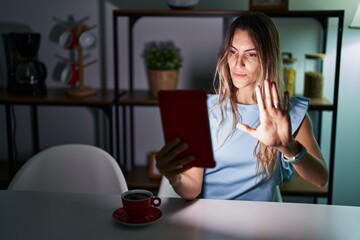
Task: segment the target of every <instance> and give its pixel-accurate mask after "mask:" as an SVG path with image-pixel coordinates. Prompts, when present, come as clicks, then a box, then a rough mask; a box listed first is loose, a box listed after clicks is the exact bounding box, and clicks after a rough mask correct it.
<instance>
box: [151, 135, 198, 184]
mask: <svg viewBox="0 0 360 240" xmlns="http://www.w3.org/2000/svg"><path fill="white" fill-rule="evenodd" d="M187 148H188V145H187V144H186V143H183V142H181V141H180V139H179V138H176V139H174V140H172V141H170V142H168V143H167V144H165V145H164V146H163V147H162V148H161V149H160V151H158V152H157V154H156V155H155V159H156V167H157V168H158V169H159V172H160V173H161V174H162V175H164V176H165V177H167V178H168V179H169V181H170V182H173V181H175V180H176V179H177V177H178V176H179V175H180V174H181V173H183V172H185V171H186V170H188V169H190V168H191V167H189V166H187V165H186V164H187V163H190V162H191V161H193V160H194V157H193V156H186V157H184V158H180V159H176V160H175V158H176V157H177V156H178V155H179V154H180V153H182V152H183V151H185V150H186V149H187Z"/></svg>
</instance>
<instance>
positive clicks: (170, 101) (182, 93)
mask: <svg viewBox="0 0 360 240" xmlns="http://www.w3.org/2000/svg"><path fill="white" fill-rule="evenodd" d="M158 100H159V106H160V113H161V121H162V127H163V132H164V139H165V142H170V141H171V140H173V139H175V138H177V137H178V138H180V140H181V141H182V142H184V143H186V144H188V146H189V147H188V149H187V150H185V151H184V152H182V153H181V154H180V155H179V156H178V157H177V158H182V157H185V156H190V155H192V156H194V157H195V160H194V161H193V162H191V163H189V165H191V166H194V167H203V168H213V167H215V160H214V156H213V149H212V143H211V134H210V125H209V116H208V108H207V103H206V101H207V92H206V91H203V90H170V91H160V92H159V94H158Z"/></svg>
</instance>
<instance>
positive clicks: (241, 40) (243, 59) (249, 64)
mask: <svg viewBox="0 0 360 240" xmlns="http://www.w3.org/2000/svg"><path fill="white" fill-rule="evenodd" d="M228 64H229V69H230V75H231V78H232V83H233V84H234V86H235V87H236V88H237V89H238V91H242V90H249V91H250V92H249V93H251V94H252V93H253V91H254V89H255V86H256V85H257V82H258V78H259V73H260V61H259V56H258V52H257V51H256V49H255V46H254V44H253V42H252V40H251V38H250V36H249V33H248V31H245V30H240V29H237V30H236V31H235V34H234V38H233V41H232V44H231V48H230V52H229V55H228Z"/></svg>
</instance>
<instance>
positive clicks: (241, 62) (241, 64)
mask: <svg viewBox="0 0 360 240" xmlns="http://www.w3.org/2000/svg"><path fill="white" fill-rule="evenodd" d="M244 66H245V61H244V56H243V55H242V54H239V56H238V57H237V58H236V62H235V67H244Z"/></svg>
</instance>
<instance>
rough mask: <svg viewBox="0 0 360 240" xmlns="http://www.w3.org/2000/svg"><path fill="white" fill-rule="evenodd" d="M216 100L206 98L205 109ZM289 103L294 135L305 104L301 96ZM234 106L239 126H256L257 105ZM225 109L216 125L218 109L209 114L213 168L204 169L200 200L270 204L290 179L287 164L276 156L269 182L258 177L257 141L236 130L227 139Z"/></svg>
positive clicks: (229, 124) (228, 111)
mask: <svg viewBox="0 0 360 240" xmlns="http://www.w3.org/2000/svg"><path fill="white" fill-rule="evenodd" d="M217 101H218V96H217V95H209V96H208V102H207V104H208V108H209V110H210V108H211V107H213V106H214V105H215V104H216V103H217ZM290 101H291V109H290V118H291V126H292V133H294V132H295V131H296V130H297V129H298V128H299V126H300V124H301V122H302V121H303V119H304V116H305V113H306V111H307V109H308V105H309V101H308V99H307V98H303V97H292V98H291V100H290ZM237 107H238V111H239V113H240V116H241V121H242V122H243V123H246V124H247V125H249V126H251V127H254V128H255V127H256V126H258V124H259V109H258V105H257V104H252V105H243V104H238V105H237ZM225 110H226V111H225V114H226V115H225V117H224V120H223V123H222V124H221V125H220V126H219V122H220V120H221V112H220V108H218V107H217V108H215V109H213V110H212V111H210V112H209V120H210V129H211V138H212V144H213V150H214V158H215V161H216V167H215V168H207V169H205V172H204V183H203V189H202V197H203V198H210V199H228V200H257V201H272V200H273V198H274V189H275V187H276V186H277V185H279V184H280V183H281V182H282V181H283V180H284V179H285V178H288V177H290V176H291V174H292V171H293V169H292V167H291V165H290V164H288V163H285V162H284V161H282V160H281V158H280V154H279V158H278V161H277V163H276V168H275V171H274V173H273V175H272V176H271V177H270V179H268V180H264V176H259V174H258V173H257V169H256V160H255V157H254V149H255V146H256V144H257V140H256V139H255V138H253V137H252V136H251V135H249V134H247V133H245V132H243V131H241V130H239V129H236V130H235V132H234V133H233V135H232V136H231V138H228V136H229V134H230V131H231V129H232V124H233V123H232V112H231V109H230V104H227V105H226V109H225Z"/></svg>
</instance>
